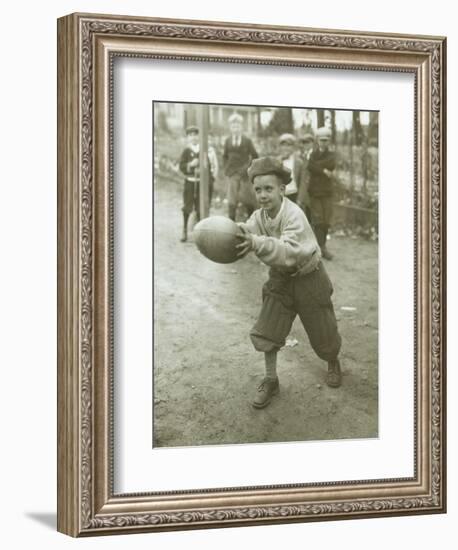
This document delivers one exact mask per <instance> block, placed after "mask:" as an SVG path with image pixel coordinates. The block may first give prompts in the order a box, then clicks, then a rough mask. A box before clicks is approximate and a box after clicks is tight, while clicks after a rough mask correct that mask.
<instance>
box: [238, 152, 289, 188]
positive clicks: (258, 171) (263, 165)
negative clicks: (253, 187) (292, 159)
mask: <svg viewBox="0 0 458 550" xmlns="http://www.w3.org/2000/svg"><path fill="white" fill-rule="evenodd" d="M266 174H276V175H277V176H278V177H280V178H281V179H282V180H283V183H284V184H285V185H286V184H288V183H289V182H290V181H291V170H288V168H285V167H284V166H283V164H282V163H281V162H280V161H279V160H277V159H276V158H273V157H261V158H258V159H254V160H253V161H252V163H251V164H250V166H249V168H248V178H249V179H250V182H251V183H253V179H254V178H255V177H256V176H265V175H266Z"/></svg>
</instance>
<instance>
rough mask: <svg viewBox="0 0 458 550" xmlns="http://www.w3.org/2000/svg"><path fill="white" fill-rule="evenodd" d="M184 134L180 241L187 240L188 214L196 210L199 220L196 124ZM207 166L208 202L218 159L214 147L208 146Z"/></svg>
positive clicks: (181, 161) (181, 166)
mask: <svg viewBox="0 0 458 550" xmlns="http://www.w3.org/2000/svg"><path fill="white" fill-rule="evenodd" d="M186 136H187V139H188V145H187V146H186V147H185V148H184V149H183V152H182V153H181V157H180V162H179V168H180V172H181V173H182V174H183V175H184V187H183V207H182V211H183V233H182V236H181V239H180V240H181V242H182V243H184V242H186V241H187V240H188V221H189V216H190V215H191V214H192V213H193V211H195V212H196V221H199V220H200V202H199V199H200V193H199V186H200V166H199V164H200V144H199V128H198V127H197V126H188V128H186ZM208 166H209V168H210V174H209V182H208V183H209V186H208V195H209V204H210V202H211V198H212V193H213V182H214V181H215V176H216V172H217V170H218V159H217V157H216V152H215V149H214V147H210V146H209V148H208Z"/></svg>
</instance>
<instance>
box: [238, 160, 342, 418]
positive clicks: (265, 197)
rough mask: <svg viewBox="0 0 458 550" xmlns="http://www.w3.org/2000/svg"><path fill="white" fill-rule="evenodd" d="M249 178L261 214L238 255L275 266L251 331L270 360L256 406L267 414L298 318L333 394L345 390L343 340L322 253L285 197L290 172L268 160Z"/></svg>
mask: <svg viewBox="0 0 458 550" xmlns="http://www.w3.org/2000/svg"><path fill="white" fill-rule="evenodd" d="M248 177H249V179H250V182H251V183H252V185H253V189H254V192H255V194H256V198H257V201H258V203H259V205H260V208H259V209H258V210H256V211H255V212H253V214H252V216H251V217H250V218H249V219H248V221H247V222H246V223H245V224H239V227H240V228H241V233H242V235H241V237H240V239H241V243H240V244H239V245H237V248H238V249H239V252H238V255H239V257H243V256H245V255H246V254H248V252H250V251H253V252H254V253H255V254H256V256H257V257H258V258H259V259H260V260H261V261H262V262H264V263H265V264H267V265H269V266H270V272H269V279H268V281H267V282H266V283H265V284H264V286H263V292H262V294H263V302H262V308H261V312H260V315H259V318H258V320H257V321H256V323H255V325H254V326H253V328H252V329H251V331H250V338H251V341H252V343H253V345H254V347H255V349H256V350H257V351H261V352H264V356H265V367H266V376H265V378H264V380H263V382H262V383H261V385H260V386H259V387H258V388H257V392H256V395H255V397H254V400H253V402H252V405H253V406H254V407H255V408H263V407H265V406H266V405H268V404H269V403H270V401H271V399H272V396H273V395H275V394H276V393H278V391H279V382H278V377H277V352H278V350H279V349H280V348H282V347H283V346H284V344H285V339H286V337H287V336H288V334H289V332H290V329H291V326H292V324H293V321H294V319H295V317H296V315H297V314H298V315H299V317H300V319H301V322H302V324H303V326H304V329H305V331H306V332H307V335H308V337H309V340H310V343H311V345H312V348H313V349H314V351H315V353H316V354H317V355H318V356H319V357H320V358H321V359H323V360H325V361H327V362H328V373H327V378H326V382H327V384H328V386H330V387H333V388H337V387H339V386H340V384H341V370H340V363H339V360H338V354H339V351H340V346H341V338H340V335H339V332H338V330H337V321H336V318H335V315H334V308H333V305H332V302H331V294H332V292H333V288H332V284H331V281H330V280H329V277H328V275H327V273H326V271H325V269H324V266H323V264H322V262H321V254H320V247H319V246H318V243H317V241H316V238H315V235H314V233H313V231H312V228H311V227H310V224H309V223H308V221H307V218H306V216H305V214H304V212H303V211H302V210H301V208H300V207H299V206H297V205H296V204H294V203H293V202H291V201H290V200H289V199H288V198H286V197H285V196H284V194H285V187H286V185H287V184H288V183H289V182H290V181H291V173H290V171H289V170H287V169H285V168H284V167H283V165H282V164H281V162H280V161H279V160H277V159H275V158H272V157H263V158H260V159H257V160H254V161H253V162H252V164H251V166H250V167H249V169H248Z"/></svg>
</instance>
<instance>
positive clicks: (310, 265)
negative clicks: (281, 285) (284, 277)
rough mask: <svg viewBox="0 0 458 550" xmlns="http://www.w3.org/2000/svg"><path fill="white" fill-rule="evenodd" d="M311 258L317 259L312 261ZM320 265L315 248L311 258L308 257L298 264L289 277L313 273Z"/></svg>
mask: <svg viewBox="0 0 458 550" xmlns="http://www.w3.org/2000/svg"><path fill="white" fill-rule="evenodd" d="M313 258H316V259H317V261H316V262H313V261H312V260H313ZM320 266H321V258H320V256H319V255H318V250H316V251H315V252H314V254H313V256H312V259H309V260H307V261H305V262H304V263H303V264H302V265H300V266H299V267H298V268H297V269H296V271H294V272H293V273H291V275H290V276H291V277H304V276H305V275H309V274H310V273H313V272H314V271H318V270H319V269H320Z"/></svg>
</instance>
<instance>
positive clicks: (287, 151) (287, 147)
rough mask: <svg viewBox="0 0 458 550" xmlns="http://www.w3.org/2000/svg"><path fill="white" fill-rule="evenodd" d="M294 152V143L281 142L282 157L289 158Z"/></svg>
mask: <svg viewBox="0 0 458 550" xmlns="http://www.w3.org/2000/svg"><path fill="white" fill-rule="evenodd" d="M293 153H294V145H293V144H291V143H280V155H281V158H283V159H287V158H288V157H290V156H291V155H292V154H293Z"/></svg>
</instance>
